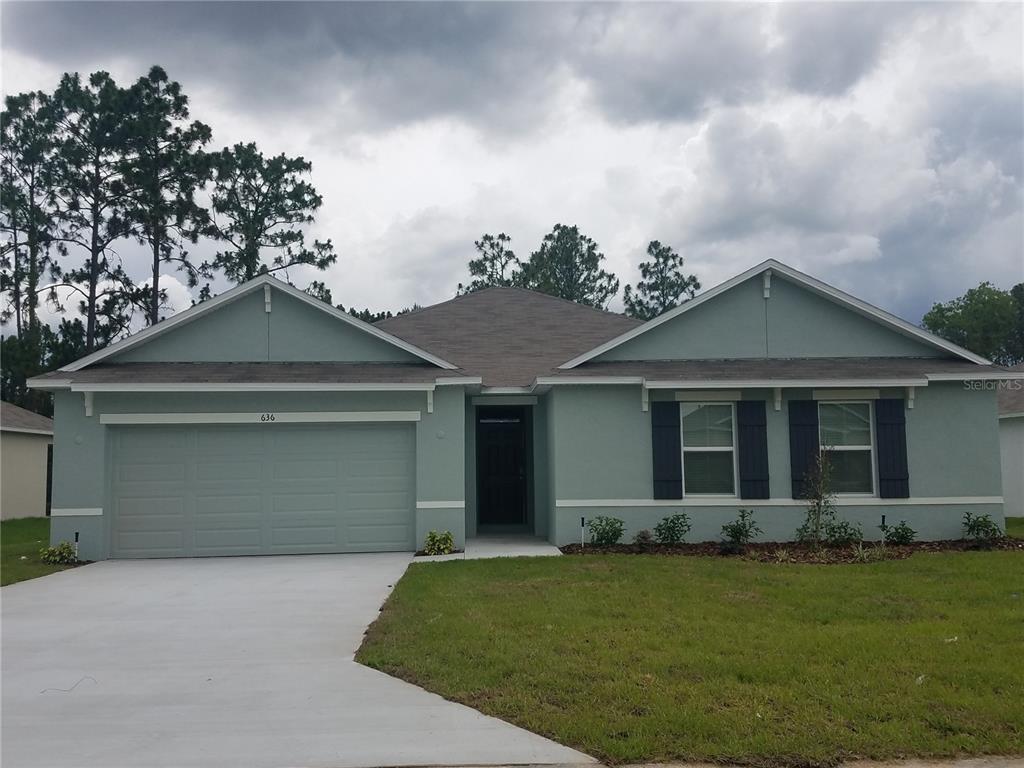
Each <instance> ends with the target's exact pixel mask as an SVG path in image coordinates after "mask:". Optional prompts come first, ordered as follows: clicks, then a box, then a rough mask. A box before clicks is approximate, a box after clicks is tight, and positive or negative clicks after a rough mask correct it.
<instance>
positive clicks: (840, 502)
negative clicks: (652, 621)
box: [555, 496, 1003, 508]
mask: <svg viewBox="0 0 1024 768" xmlns="http://www.w3.org/2000/svg"><path fill="white" fill-rule="evenodd" d="M1002 503H1003V497H1002V496H915V497H912V498H909V499H881V498H878V497H877V496H861V497H853V496H840V497H838V498H837V499H836V506H839V507H889V506H893V507H898V506H926V507H927V506H950V505H954V504H1002ZM555 506H556V507H563V508H564V507H806V506H807V501H806V500H805V499H741V498H739V497H729V498H714V497H707V496H704V497H698V498H687V499H558V500H557V501H556V502H555Z"/></svg>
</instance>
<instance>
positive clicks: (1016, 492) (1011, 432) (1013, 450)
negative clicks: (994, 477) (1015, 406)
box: [999, 416, 1024, 517]
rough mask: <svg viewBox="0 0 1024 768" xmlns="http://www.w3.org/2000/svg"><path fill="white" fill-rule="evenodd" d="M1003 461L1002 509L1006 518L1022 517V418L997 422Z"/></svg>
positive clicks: (1023, 436)
mask: <svg viewBox="0 0 1024 768" xmlns="http://www.w3.org/2000/svg"><path fill="white" fill-rule="evenodd" d="M999 443H1000V446H1001V448H1002V459H1003V508H1004V509H1005V511H1006V515H1007V517H1024V416H1016V417H1014V418H1012V419H1000V420H999Z"/></svg>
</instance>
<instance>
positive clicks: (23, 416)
mask: <svg viewBox="0 0 1024 768" xmlns="http://www.w3.org/2000/svg"><path fill="white" fill-rule="evenodd" d="M0 430H2V431H4V432H27V433H29V434H34V435H52V434H53V420H52V419H48V418H46V417H45V416H42V415H40V414H38V413H35V412H34V411H30V410H27V409H26V408H22V407H21V406H18V405H15V404H14V403H8V402H7V401H6V400H0Z"/></svg>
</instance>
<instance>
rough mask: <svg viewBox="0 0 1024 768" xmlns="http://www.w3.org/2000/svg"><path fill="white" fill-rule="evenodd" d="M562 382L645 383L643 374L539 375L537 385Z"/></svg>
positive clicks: (560, 383) (555, 384) (553, 384)
mask: <svg viewBox="0 0 1024 768" xmlns="http://www.w3.org/2000/svg"><path fill="white" fill-rule="evenodd" d="M562 384H607V385H614V384H644V377H643V376H538V377H537V379H536V384H535V385H536V386H558V385H562Z"/></svg>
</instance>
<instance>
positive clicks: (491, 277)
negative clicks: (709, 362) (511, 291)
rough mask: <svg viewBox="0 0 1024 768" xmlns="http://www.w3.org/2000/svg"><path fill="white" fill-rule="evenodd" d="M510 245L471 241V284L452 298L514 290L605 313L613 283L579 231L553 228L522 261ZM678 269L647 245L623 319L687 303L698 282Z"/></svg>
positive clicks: (666, 250)
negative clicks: (500, 288) (489, 290)
mask: <svg viewBox="0 0 1024 768" xmlns="http://www.w3.org/2000/svg"><path fill="white" fill-rule="evenodd" d="M511 244H512V238H511V237H509V236H508V235H506V234H505V233H504V232H502V233H500V234H498V235H491V234H485V235H483V237H481V238H480V239H479V240H477V241H476V242H475V243H474V245H475V246H476V250H477V257H476V258H475V259H471V260H470V262H469V274H470V277H471V278H472V280H471V281H470V282H469V283H468V284H467V285H463V284H462V283H459V286H458V288H457V290H456V293H457V294H459V295H461V294H465V293H471V292H473V291H478V290H481V289H483V288H489V287H491V286H506V287H519V288H528V289H530V290H533V291H539V292H541V293H547V294H550V295H552V296H558V297H559V298H562V299H567V300H569V301H574V302H576V303H577V304H583V305H585V306H588V307H595V308H597V309H607V308H608V303H609V302H610V301H611V300H612V298H613V297H614V296H615V295H616V294H617V293H618V292H619V279H618V278H617V277H615V275H613V274H612V273H610V272H608V271H606V270H605V269H604V268H603V267H602V264H603V262H604V259H605V257H604V254H603V253H601V251H600V250H599V249H598V246H597V243H596V242H594V240H593V239H592V238H590V237H588V236H587V235H584V234H583V233H581V232H580V230H579V227H576V226H566V225H565V224H556V225H555V226H554V228H553V229H552V230H551V232H549V233H548V234H547V235H545V236H544V239H543V240H542V241H541V244H540V247H539V248H538V249H537V250H536V251H533V253H531V254H530V257H529V258H528V259H527V260H525V261H523V260H520V259H519V257H518V256H516V254H515V252H514V251H513V250H512V248H511ZM683 266H684V264H683V257H682V256H680V255H679V254H678V253H677V252H676V251H675V250H673V249H672V248H671V247H670V246H668V245H663V244H662V243H661V242H660V241H658V240H652V241H651V242H650V243H649V244H648V245H647V259H646V260H645V261H643V262H641V264H640V277H641V279H640V280H639V281H638V282H637V284H636V286H635V287H634V286H632V285H627V286H626V288H625V290H624V291H623V297H622V300H623V304H624V306H625V312H626V314H627V315H629V316H630V317H635V318H637V319H640V320H650V319H651V318H654V317H657V316H658V315H660V314H662V313H663V312H667V311H668V310H670V309H672V308H673V307H676V306H678V305H679V304H681V303H682V302H684V301H686V300H687V299H691V298H693V296H694V295H695V294H696V293H697V291H699V290H700V287H701V286H700V281H699V280H698V279H697V277H696V276H695V275H691V274H687V273H686V272H685V271H684V269H683Z"/></svg>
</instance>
